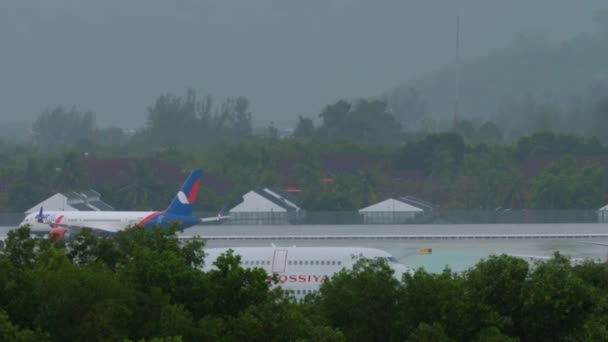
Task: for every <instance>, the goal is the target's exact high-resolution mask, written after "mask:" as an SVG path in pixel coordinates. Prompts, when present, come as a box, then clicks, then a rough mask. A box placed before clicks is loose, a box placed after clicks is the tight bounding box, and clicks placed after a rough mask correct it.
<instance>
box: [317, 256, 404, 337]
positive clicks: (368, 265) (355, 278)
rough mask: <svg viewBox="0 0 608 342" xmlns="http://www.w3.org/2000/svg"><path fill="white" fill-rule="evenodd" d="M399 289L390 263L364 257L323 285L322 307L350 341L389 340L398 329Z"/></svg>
mask: <svg viewBox="0 0 608 342" xmlns="http://www.w3.org/2000/svg"><path fill="white" fill-rule="evenodd" d="M399 290H400V284H399V281H398V280H397V279H395V277H394V276H393V270H392V269H391V268H390V267H389V266H388V264H387V263H386V262H383V261H379V260H366V259H361V260H358V261H357V262H356V263H355V265H354V266H353V269H352V271H345V270H343V271H340V272H338V273H336V274H335V275H334V276H333V277H332V278H331V280H330V281H327V282H324V283H323V284H322V285H321V288H320V297H319V304H318V305H319V310H320V312H321V315H322V316H323V317H325V319H326V320H327V322H329V323H330V325H332V326H334V327H337V328H339V329H340V330H341V331H342V332H343V333H344V336H345V337H346V339H347V340H360V341H387V340H390V339H392V338H393V337H394V336H396V335H395V334H396V332H397V331H396V330H395V329H396V326H395V323H396V322H395V317H396V312H397V309H398V305H399V303H398V301H397V298H398V296H397V294H398V292H399Z"/></svg>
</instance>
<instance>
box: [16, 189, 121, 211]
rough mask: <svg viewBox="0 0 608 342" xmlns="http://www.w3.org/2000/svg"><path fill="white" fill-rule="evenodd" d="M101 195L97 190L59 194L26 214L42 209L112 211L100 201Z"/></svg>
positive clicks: (110, 207)
mask: <svg viewBox="0 0 608 342" xmlns="http://www.w3.org/2000/svg"><path fill="white" fill-rule="evenodd" d="M100 197H101V195H100V194H99V193H98V192H96V191H95V190H86V191H82V192H66V193H61V192H58V193H56V194H54V195H53V196H51V197H49V198H47V199H45V200H44V201H42V202H40V203H38V204H36V205H35V206H33V207H31V208H30V209H28V210H26V211H25V213H26V214H31V213H33V212H37V211H38V210H40V207H42V208H43V209H44V210H48V211H73V210H75V211H110V210H114V208H112V206H110V205H108V204H107V203H105V202H103V201H102V200H101V199H100Z"/></svg>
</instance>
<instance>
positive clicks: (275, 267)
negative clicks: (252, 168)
mask: <svg viewBox="0 0 608 342" xmlns="http://www.w3.org/2000/svg"><path fill="white" fill-rule="evenodd" d="M227 250H228V248H209V249H205V252H206V253H207V255H206V257H205V266H204V270H207V271H208V270H211V269H213V268H214V267H215V266H214V265H213V263H214V262H215V260H216V259H217V257H218V256H219V255H221V254H223V253H225V252H226V251H227ZM232 250H233V251H234V254H235V255H240V256H241V266H242V267H244V268H256V267H258V268H262V269H264V270H265V271H266V272H267V273H268V274H273V273H276V274H277V277H278V279H279V282H280V285H281V287H283V288H284V289H286V290H289V291H291V292H292V293H293V294H294V296H295V297H296V298H302V297H303V296H305V295H306V294H308V293H312V292H315V291H318V290H319V287H320V286H321V284H322V283H323V281H325V280H326V279H329V278H331V276H333V275H334V274H335V273H336V272H339V271H340V270H342V269H344V268H346V269H351V268H352V267H353V265H354V264H355V262H357V260H358V259H360V258H369V259H382V260H385V261H386V262H387V263H388V265H389V266H390V267H391V268H392V269H393V270H394V271H395V274H394V275H395V277H396V278H397V279H401V277H402V275H403V274H404V273H410V272H411V269H410V268H408V267H407V266H405V265H403V264H401V263H399V262H397V260H396V259H395V258H394V257H393V256H391V255H390V254H389V253H387V252H385V251H382V250H379V249H375V248H359V247H236V248H232Z"/></svg>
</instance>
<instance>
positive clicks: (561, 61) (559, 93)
mask: <svg viewBox="0 0 608 342" xmlns="http://www.w3.org/2000/svg"><path fill="white" fill-rule="evenodd" d="M606 13H607V11H603V12H596V13H595V15H594V20H595V22H596V23H597V24H598V30H597V31H596V32H590V33H584V34H580V35H578V36H575V37H573V38H571V39H569V40H565V41H561V42H556V43H554V42H549V41H547V40H546V39H544V38H543V37H542V35H533V34H528V35H526V34H520V35H518V36H517V37H516V38H515V39H514V40H513V42H512V43H511V44H510V45H509V46H507V47H504V48H502V49H498V50H495V51H493V52H492V53H490V54H488V55H486V56H483V57H479V58H475V59H472V60H468V61H462V62H461V64H460V106H459V109H460V110H459V114H460V116H461V117H463V118H480V119H481V120H483V121H485V120H486V119H491V120H493V121H495V122H496V123H497V124H499V126H503V127H504V126H505V125H503V124H501V123H500V122H499V121H500V120H501V118H499V116H501V117H502V118H503V119H505V118H504V117H505V116H509V119H513V117H511V115H510V114H511V113H512V112H515V111H513V110H509V109H508V108H509V107H511V108H512V107H513V104H514V103H517V102H522V101H523V100H524V99H528V101H530V97H534V98H535V102H537V103H538V102H541V103H545V104H546V103H547V102H551V103H552V105H554V107H557V108H561V110H562V112H567V111H569V110H570V111H572V110H573V109H572V107H575V106H577V105H578V106H580V105H582V104H581V102H587V103H591V102H592V101H593V100H597V97H599V96H601V94H593V92H594V89H592V88H594V87H595V88H597V87H598V86H599V85H600V84H604V85H605V84H606V82H607V81H608V14H606ZM462 41H463V43H462V45H461V46H462V49H463V50H464V49H466V37H462ZM456 79H457V77H456V67H455V64H452V65H449V66H446V67H445V68H443V69H441V70H438V71H436V72H433V73H430V74H427V75H425V76H422V77H420V78H419V79H417V80H413V81H411V82H409V83H407V84H405V85H403V86H401V87H399V88H398V89H395V90H394V91H393V92H392V94H391V96H390V98H391V107H393V108H392V109H393V110H394V111H395V112H396V115H397V116H407V115H408V114H407V113H404V112H408V111H412V106H411V102H409V103H408V99H409V100H411V98H412V87H414V88H415V89H416V90H417V93H418V94H419V97H421V98H422V99H423V100H424V102H425V105H426V106H425V110H426V111H427V112H428V113H430V115H431V116H432V117H434V118H436V119H437V118H448V119H452V118H453V116H454V113H455V110H454V102H455V98H456V90H455V89H456ZM603 89H604V90H606V88H603ZM595 92H596V93H597V92H601V91H599V90H597V89H595ZM418 107H419V106H418ZM554 112H555V111H554ZM566 114H567V113H562V116H567V115H566ZM414 115H416V114H414ZM418 115H419V114H418ZM546 121H550V120H546ZM543 123H545V122H543ZM520 124H522V125H523V123H520ZM562 124H563V123H562ZM563 125H565V126H568V125H567V124H563ZM506 126H508V125H506ZM509 128H510V129H513V128H514V127H509ZM545 128H546V127H545ZM556 128H560V127H556ZM575 128H577V127H575ZM568 129H573V127H568ZM586 129H588V127H584V128H582V127H581V128H580V129H578V130H579V132H580V131H585V130H586ZM521 130H524V131H525V129H521ZM522 133H525V132H522ZM585 133H587V132H585Z"/></svg>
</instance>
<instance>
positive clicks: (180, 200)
mask: <svg viewBox="0 0 608 342" xmlns="http://www.w3.org/2000/svg"><path fill="white" fill-rule="evenodd" d="M202 178H203V170H194V171H192V173H190V176H188V179H186V182H185V183H184V185H182V188H181V189H180V190H179V192H178V193H177V195H176V196H175V198H174V199H173V201H172V202H171V204H170V205H169V208H167V210H166V212H167V213H169V214H174V215H179V216H192V204H193V203H194V202H195V201H196V197H197V196H198V190H199V188H200V186H201V179H202Z"/></svg>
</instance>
